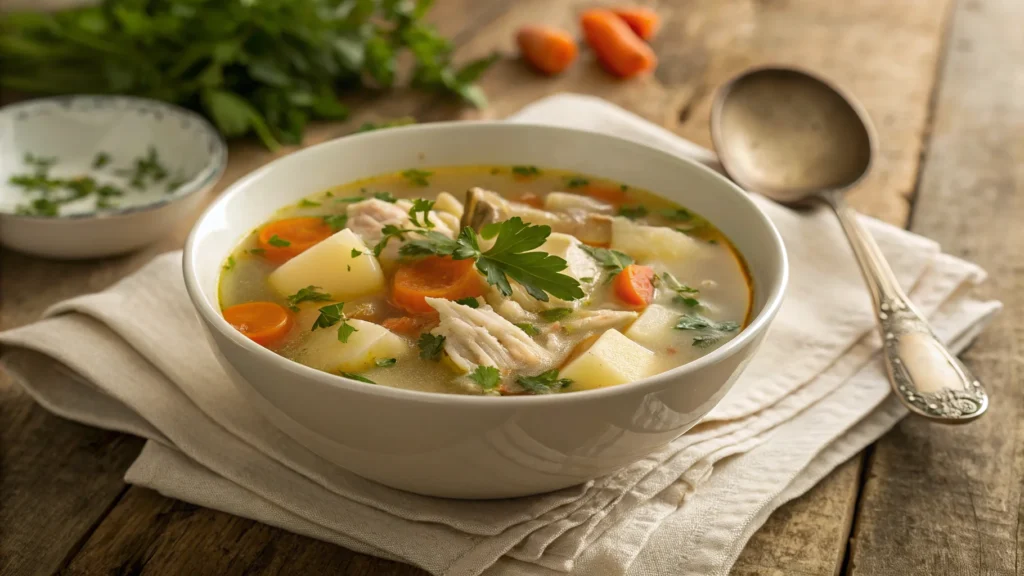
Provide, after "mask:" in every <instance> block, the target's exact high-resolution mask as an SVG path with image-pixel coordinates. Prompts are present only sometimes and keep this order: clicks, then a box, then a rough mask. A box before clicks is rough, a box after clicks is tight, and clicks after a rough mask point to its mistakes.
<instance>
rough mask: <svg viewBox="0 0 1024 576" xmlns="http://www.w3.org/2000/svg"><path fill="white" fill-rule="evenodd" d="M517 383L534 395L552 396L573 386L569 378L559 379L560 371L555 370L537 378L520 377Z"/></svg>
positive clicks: (543, 373)
mask: <svg viewBox="0 0 1024 576" xmlns="http://www.w3.org/2000/svg"><path fill="white" fill-rule="evenodd" d="M516 382H518V383H519V385H520V386H522V387H523V388H526V390H527V391H529V392H531V393H533V394H552V393H554V392H558V391H559V390H561V389H563V388H568V387H569V386H570V385H571V384H572V380H570V379H568V378H559V377H558V370H557V369H554V368H553V369H551V370H548V371H547V372H541V373H540V374H537V375H536V376H520V377H518V378H516Z"/></svg>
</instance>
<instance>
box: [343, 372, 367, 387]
mask: <svg viewBox="0 0 1024 576" xmlns="http://www.w3.org/2000/svg"><path fill="white" fill-rule="evenodd" d="M339 374H341V375H342V376H344V377H345V378H349V379H351V380H356V381H358V382H366V383H367V384H376V382H374V381H373V380H370V379H369V378H367V377H366V376H363V375H362V374H355V373H354V372H339Z"/></svg>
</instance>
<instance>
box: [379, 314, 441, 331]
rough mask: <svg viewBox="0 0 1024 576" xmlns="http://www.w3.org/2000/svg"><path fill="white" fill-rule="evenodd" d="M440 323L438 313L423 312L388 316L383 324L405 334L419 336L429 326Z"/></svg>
mask: <svg viewBox="0 0 1024 576" xmlns="http://www.w3.org/2000/svg"><path fill="white" fill-rule="evenodd" d="M437 323H438V315H437V314H421V315H419V316H399V317H398V318H388V319H387V320H385V321H383V322H381V326H383V327H385V328H387V329H388V330H390V331H392V332H394V333H395V334H401V335H403V336H419V335H420V334H421V333H422V332H424V331H425V330H426V329H427V328H428V327H430V326H432V325H436V324H437Z"/></svg>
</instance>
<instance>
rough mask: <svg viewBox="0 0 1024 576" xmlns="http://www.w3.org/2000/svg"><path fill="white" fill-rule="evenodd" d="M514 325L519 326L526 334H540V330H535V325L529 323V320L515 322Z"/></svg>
mask: <svg viewBox="0 0 1024 576" xmlns="http://www.w3.org/2000/svg"><path fill="white" fill-rule="evenodd" d="M515 327H516V328H519V329H520V330H522V331H523V332H526V335H527V336H537V335H538V334H540V330H537V327H536V326H534V325H533V324H530V323H529V322H517V323H516V324H515Z"/></svg>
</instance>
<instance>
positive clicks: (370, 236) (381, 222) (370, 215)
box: [348, 198, 459, 260]
mask: <svg viewBox="0 0 1024 576" xmlns="http://www.w3.org/2000/svg"><path fill="white" fill-rule="evenodd" d="M410 208H412V202H410V201H408V200H399V201H397V202H394V203H392V202H385V201H383V200H379V199H377V198H370V199H368V200H363V201H361V202H356V203H354V204H350V205H349V207H348V228H349V229H350V230H352V231H353V232H355V233H356V234H358V235H359V237H360V238H362V240H363V242H365V243H366V245H367V246H371V247H372V246H373V245H374V244H376V243H377V242H380V239H381V237H383V234H382V233H381V230H382V229H383V228H384V227H385V226H387V225H389V224H390V225H393V226H398V227H399V228H410V227H412V223H411V222H410V221H409V209H410ZM418 216H419V217H420V219H421V221H422V215H418ZM428 216H429V218H430V222H431V223H432V224H434V228H433V230H435V231H437V232H440V233H441V234H444V235H445V236H447V237H449V238H454V237H455V235H456V233H457V231H458V230H459V222H458V219H457V218H455V216H453V215H451V214H448V213H442V212H437V211H436V210H431V211H430V212H429V213H428ZM402 242H403V241H402V240H399V239H397V238H396V239H394V240H392V241H391V242H390V243H389V244H388V247H387V249H386V250H385V251H384V253H382V254H381V259H382V260H394V259H396V258H397V257H398V248H399V246H401V244H402Z"/></svg>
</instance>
